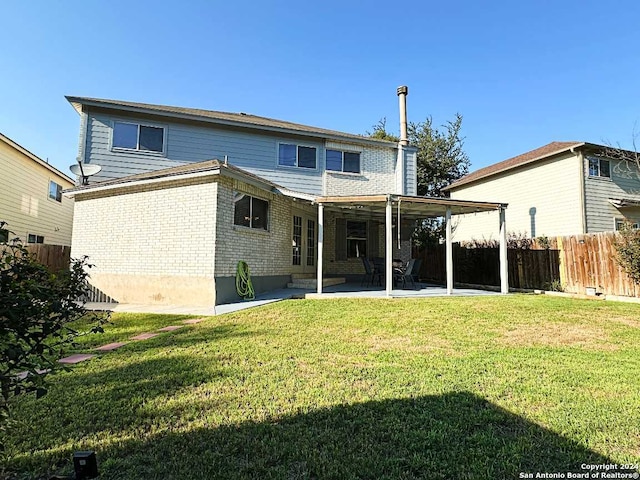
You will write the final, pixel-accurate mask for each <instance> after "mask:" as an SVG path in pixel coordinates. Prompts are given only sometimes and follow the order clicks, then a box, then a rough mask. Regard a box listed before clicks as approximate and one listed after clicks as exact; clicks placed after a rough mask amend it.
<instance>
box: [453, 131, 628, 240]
mask: <svg viewBox="0 0 640 480" xmlns="http://www.w3.org/2000/svg"><path fill="white" fill-rule="evenodd" d="M611 151H612V149H610V148H609V147H606V146H603V145H597V144H593V143H585V142H552V143H550V144H548V145H545V146H543V147H540V148H537V149H535V150H532V151H530V152H527V153H524V154H522V155H519V156H517V157H513V158H510V159H508V160H505V161H503V162H499V163H496V164H493V165H490V166H488V167H485V168H481V169H480V170H477V171H475V172H472V173H470V174H468V175H466V176H465V177H463V178H461V179H460V180H458V181H457V182H454V183H453V184H451V185H450V186H449V187H447V188H446V189H445V190H448V191H449V192H450V194H451V198H452V199H456V198H468V199H474V198H476V199H478V198H482V199H483V200H489V201H491V200H493V201H496V200H500V201H502V202H506V203H508V204H509V209H508V211H507V214H506V216H507V224H508V225H509V231H510V232H514V233H517V234H523V235H526V236H527V237H537V236H549V237H550V236H563V235H576V234H584V233H595V232H604V231H612V230H617V229H618V228H619V226H620V225H621V223H622V222H624V221H629V222H631V223H634V224H637V223H638V222H639V221H640V171H639V170H638V167H637V165H636V163H635V162H633V161H627V160H616V159H612V158H608V157H607V153H609V155H610V156H612V155H611ZM628 153H631V152H628ZM454 224H455V233H454V240H455V241H465V240H471V239H476V240H481V239H483V238H484V239H488V238H491V236H492V234H493V235H494V236H493V238H494V239H495V234H494V233H493V232H495V221H494V219H492V218H489V217H487V215H486V214H482V213H479V214H474V215H461V216H458V217H456V219H455V221H454Z"/></svg>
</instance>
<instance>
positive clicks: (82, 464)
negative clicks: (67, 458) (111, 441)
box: [73, 451, 98, 480]
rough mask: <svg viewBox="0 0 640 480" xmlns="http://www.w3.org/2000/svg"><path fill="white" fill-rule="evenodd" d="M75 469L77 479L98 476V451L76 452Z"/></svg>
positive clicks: (74, 458) (74, 456)
mask: <svg viewBox="0 0 640 480" xmlns="http://www.w3.org/2000/svg"><path fill="white" fill-rule="evenodd" d="M73 469H74V471H75V472H76V480H84V479H86V478H96V477H97V476H98V461H97V460H96V452H92V451H82V452H75V453H74V454H73Z"/></svg>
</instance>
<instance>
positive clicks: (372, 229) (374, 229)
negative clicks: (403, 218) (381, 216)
mask: <svg viewBox="0 0 640 480" xmlns="http://www.w3.org/2000/svg"><path fill="white" fill-rule="evenodd" d="M379 226H380V222H378V221H377V220H369V230H368V231H367V243H368V244H369V245H368V246H367V257H369V258H373V257H379V256H380V246H379V242H378V231H379V230H380V229H379Z"/></svg>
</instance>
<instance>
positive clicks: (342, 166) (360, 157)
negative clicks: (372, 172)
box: [324, 148, 362, 175]
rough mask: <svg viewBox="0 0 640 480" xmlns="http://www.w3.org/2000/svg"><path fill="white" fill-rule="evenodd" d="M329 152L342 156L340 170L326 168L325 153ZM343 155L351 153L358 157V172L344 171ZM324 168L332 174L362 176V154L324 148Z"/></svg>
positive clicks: (353, 151)
mask: <svg viewBox="0 0 640 480" xmlns="http://www.w3.org/2000/svg"><path fill="white" fill-rule="evenodd" d="M329 150H331V151H332V152H340V153H341V154H342V159H341V162H342V163H341V165H340V168H341V170H331V169H329V168H328V167H327V151H329ZM345 153H353V154H357V155H358V156H359V160H358V171H357V172H345V171H344V154H345ZM324 168H325V170H326V171H327V172H332V173H343V174H345V175H362V152H357V151H355V150H342V149H339V148H325V150H324Z"/></svg>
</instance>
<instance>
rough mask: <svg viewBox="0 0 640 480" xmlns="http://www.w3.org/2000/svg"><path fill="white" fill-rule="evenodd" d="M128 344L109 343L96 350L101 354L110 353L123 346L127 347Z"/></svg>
mask: <svg viewBox="0 0 640 480" xmlns="http://www.w3.org/2000/svg"><path fill="white" fill-rule="evenodd" d="M127 343H128V342H115V343H107V344H106V345H102V346H101V347H98V348H96V350H98V351H100V352H110V351H112V350H115V349H116V348H120V347H122V346H123V345H126V344H127Z"/></svg>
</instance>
